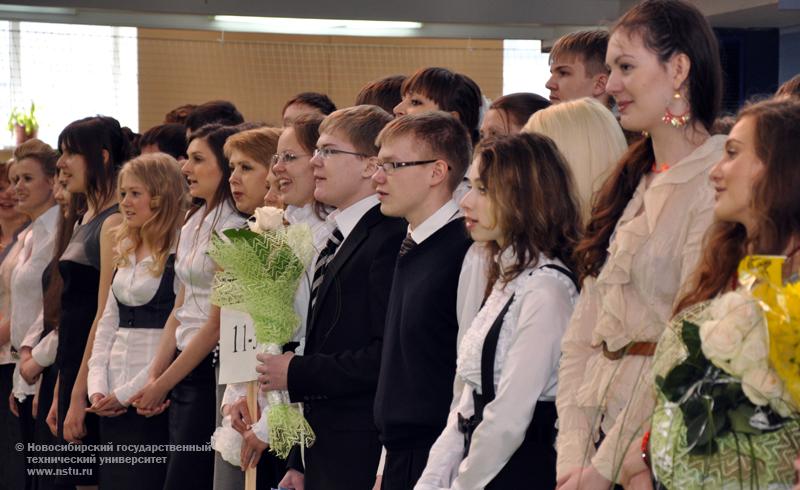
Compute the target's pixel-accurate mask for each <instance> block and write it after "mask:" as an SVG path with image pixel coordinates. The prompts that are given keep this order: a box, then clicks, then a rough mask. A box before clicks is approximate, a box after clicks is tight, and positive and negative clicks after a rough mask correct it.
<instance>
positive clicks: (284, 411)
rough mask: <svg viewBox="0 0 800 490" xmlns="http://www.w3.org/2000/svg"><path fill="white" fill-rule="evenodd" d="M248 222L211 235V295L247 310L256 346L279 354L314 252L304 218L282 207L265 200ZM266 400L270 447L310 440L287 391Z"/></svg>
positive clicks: (282, 450)
mask: <svg viewBox="0 0 800 490" xmlns="http://www.w3.org/2000/svg"><path fill="white" fill-rule="evenodd" d="M248 225H249V229H234V230H226V231H224V232H223V235H224V237H221V236H215V237H214V239H213V240H212V243H211V245H210V247H209V252H208V253H209V255H210V256H211V257H212V258H213V259H214V260H215V261H216V262H217V264H219V266H220V267H221V268H222V269H223V271H221V272H218V273H217V275H216V277H215V285H214V292H213V297H212V300H213V302H214V304H216V305H218V306H227V307H230V308H234V309H239V310H241V311H244V312H245V313H247V314H249V315H250V316H251V317H252V319H253V324H254V327H255V334H256V341H257V342H258V344H259V348H260V350H261V351H262V352H268V353H270V354H280V353H281V348H282V346H283V345H284V344H286V343H288V342H289V341H291V340H292V337H293V336H294V333H295V331H296V330H297V327H298V325H299V317H298V316H297V314H296V313H295V311H294V293H295V291H296V290H297V286H298V284H299V281H300V279H301V277H302V276H303V275H304V274H305V272H306V269H307V267H308V264H309V263H310V262H311V259H312V257H313V255H314V248H313V240H312V235H311V230H310V228H309V227H308V226H307V225H304V224H300V225H289V226H284V223H283V211H282V210H280V209H277V208H273V207H266V206H265V207H262V208H258V209H256V211H255V214H254V216H253V217H252V218H251V219H250V221H249V223H248ZM267 403H268V410H267V425H268V427H269V444H270V450H271V451H272V452H273V453H275V454H277V455H278V456H280V457H282V458H285V457H286V456H287V455H288V454H289V450H290V449H291V448H292V447H293V446H294V445H296V444H301V445H304V446H309V445H311V444H312V443H313V441H314V432H313V431H312V430H311V427H310V426H309V424H308V422H307V421H306V420H305V417H303V414H302V412H301V411H300V410H299V409H298V408H297V406H296V405H293V404H291V403H290V402H289V394H288V393H287V392H286V391H283V390H281V391H277V390H276V391H270V392H269V393H267Z"/></svg>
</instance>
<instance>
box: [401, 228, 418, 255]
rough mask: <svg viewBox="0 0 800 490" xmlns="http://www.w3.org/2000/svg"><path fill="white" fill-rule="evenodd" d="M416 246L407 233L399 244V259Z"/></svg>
mask: <svg viewBox="0 0 800 490" xmlns="http://www.w3.org/2000/svg"><path fill="white" fill-rule="evenodd" d="M416 246H417V242H415V241H414V239H413V238H411V233H409V234H408V235H406V237H405V238H404V239H403V243H401V244H400V257H402V256H403V255H405V254H407V253H408V251H409V250H411V249H412V248H414V247H416Z"/></svg>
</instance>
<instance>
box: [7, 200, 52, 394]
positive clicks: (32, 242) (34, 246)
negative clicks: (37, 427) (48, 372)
mask: <svg viewBox="0 0 800 490" xmlns="http://www.w3.org/2000/svg"><path fill="white" fill-rule="evenodd" d="M60 212H61V211H60V207H59V206H58V205H56V206H52V207H51V208H50V209H48V210H47V211H45V212H44V213H42V215H41V216H39V217H38V218H36V220H35V221H34V222H33V223H31V224H30V225H29V226H28V229H27V230H26V231H25V232H24V234H25V236H24V237H22V235H20V240H21V241H22V249H21V250H20V252H19V255H18V256H17V263H16V265H15V266H14V271H13V272H12V273H11V346H12V347H14V348H15V349H17V350H18V351H19V350H22V348H23V347H29V348H34V347H36V345H37V344H38V343H39V339H40V337H41V336H42V332H43V331H44V321H43V319H44V303H43V301H44V290H43V288H42V275H43V274H44V270H45V269H46V268H47V265H48V264H49V263H50V261H51V260H53V249H54V247H55V238H56V236H55V235H56V234H55V230H56V227H57V226H58V218H59V215H60ZM15 293H16V294H15ZM13 385H14V386H13V388H12V390H13V392H14V396H15V397H17V399H18V400H19V401H23V400H24V399H25V398H26V397H27V395H33V394H35V393H36V385H35V384H32V385H29V384H28V383H26V382H25V380H24V379H22V375H21V374H20V372H19V364H17V367H16V369H15V371H14V378H13Z"/></svg>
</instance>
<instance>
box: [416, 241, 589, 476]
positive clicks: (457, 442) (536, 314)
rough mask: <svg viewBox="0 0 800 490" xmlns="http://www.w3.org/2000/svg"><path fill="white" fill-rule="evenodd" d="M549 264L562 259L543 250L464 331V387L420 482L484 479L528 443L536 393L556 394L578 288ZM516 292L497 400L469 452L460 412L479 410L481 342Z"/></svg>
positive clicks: (503, 336) (503, 339)
mask: <svg viewBox="0 0 800 490" xmlns="http://www.w3.org/2000/svg"><path fill="white" fill-rule="evenodd" d="M501 260H503V259H501ZM546 264H555V265H559V266H561V267H564V265H563V264H562V263H561V262H560V261H558V260H549V259H547V258H545V257H544V256H540V257H539V263H538V264H537V266H536V267H535V268H531V269H528V270H526V271H525V272H523V273H522V274H521V275H520V276H518V277H517V278H515V279H514V280H512V281H511V282H509V283H508V284H507V285H505V286H502V285H496V286H495V287H494V289H493V290H492V292H491V294H490V295H489V298H488V299H487V300H486V304H484V306H483V308H481V310H480V312H479V313H478V315H477V316H476V317H475V319H474V321H473V322H472V325H471V326H470V327H469V329H468V330H467V332H466V333H465V334H464V338H463V339H462V341H461V344H460V345H459V349H458V365H457V368H456V374H457V376H458V378H460V379H461V380H463V381H464V383H465V384H464V388H463V390H462V393H461V397H460V400H459V402H458V404H457V406H456V407H455V408H454V409H453V410H451V412H450V415H449V417H448V419H447V426H446V428H445V429H444V431H443V432H442V434H441V435H440V436H439V438H438V439H437V440H436V443H435V444H434V445H433V447H432V448H431V452H430V456H429V458H428V464H427V465H426V467H425V471H424V472H423V474H422V476H421V477H420V479H419V481H418V483H417V485H416V487H415V489H416V490H439V489H478V488H483V487H485V486H486V485H487V484H488V483H489V482H490V481H491V480H492V479H493V478H494V477H495V476H496V475H497V474H498V473H499V472H500V470H502V469H503V466H504V465H505V463H506V462H507V461H508V459H509V458H510V457H511V456H512V455H513V454H514V452H515V451H516V449H517V448H518V447H519V445H520V444H521V443H522V441H523V439H524V438H525V432H526V431H527V429H528V426H529V425H530V423H531V419H532V416H533V413H534V410H535V408H536V403H537V401H553V399H554V398H555V394H556V381H557V376H558V362H559V357H560V355H561V347H560V346H561V337H562V335H563V333H564V331H565V330H566V328H567V323H568V322H569V318H570V316H571V315H572V310H573V307H574V305H575V302H576V301H577V298H578V291H577V290H576V289H575V286H574V284H573V283H572V281H571V280H570V279H569V278H568V277H567V276H566V275H565V274H563V273H561V272H558V271H556V270H554V269H551V268H542V266H543V265H546ZM512 294H513V295H514V299H513V300H512V302H511V304H510V306H509V309H508V312H507V313H506V315H505V317H504V318H503V323H502V326H501V327H500V336H499V338H498V342H497V350H496V355H495V366H494V385H495V393H496V395H495V400H494V401H493V402H492V403H491V404H489V405H487V406H486V407H485V409H484V413H483V421H482V422H481V423H480V425H478V427H477V428H476V429H475V432H474V434H473V438H472V443H471V445H470V452H469V456H468V457H467V458H466V459H464V458H463V455H464V436H463V434H462V433H461V432H459V430H458V414H459V413H461V414H462V415H464V416H465V417H468V416H470V415H472V414H473V413H474V412H475V409H474V404H473V398H472V390H473V389H477V390H478V392H481V393H482V392H483V390H482V389H481V353H482V351H483V342H484V339H485V338H486V334H487V333H488V331H489V329H490V328H491V327H492V324H493V323H494V322H495V319H496V318H497V316H498V315H499V314H500V312H501V311H502V309H503V307H504V306H505V305H506V302H507V301H508V300H509V298H510V297H511V295H512ZM462 459H463V461H462Z"/></svg>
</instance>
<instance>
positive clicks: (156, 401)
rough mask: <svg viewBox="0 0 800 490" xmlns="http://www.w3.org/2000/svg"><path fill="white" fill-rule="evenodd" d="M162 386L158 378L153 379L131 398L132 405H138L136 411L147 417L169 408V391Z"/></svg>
mask: <svg viewBox="0 0 800 490" xmlns="http://www.w3.org/2000/svg"><path fill="white" fill-rule="evenodd" d="M168 391H169V390H165V389H164V388H162V387H161V384H160V383H159V380H158V379H151V380H150V381H149V382H148V383H147V384H146V385H145V387H144V388H142V389H141V390H139V392H138V393H136V394H135V395H133V397H132V398H131V405H132V406H134V407H136V412H137V413H138V414H139V415H144V416H145V417H152V416H154V415H158V414H160V413H162V412H163V411H164V410H166V409H167V407H168V406H169V400H166V398H167V392H168Z"/></svg>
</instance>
